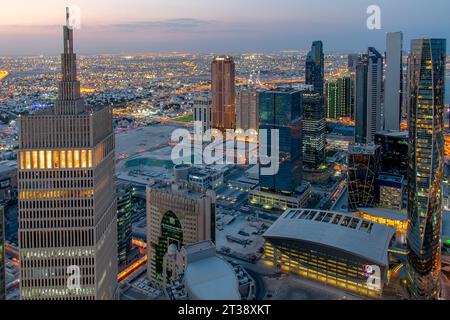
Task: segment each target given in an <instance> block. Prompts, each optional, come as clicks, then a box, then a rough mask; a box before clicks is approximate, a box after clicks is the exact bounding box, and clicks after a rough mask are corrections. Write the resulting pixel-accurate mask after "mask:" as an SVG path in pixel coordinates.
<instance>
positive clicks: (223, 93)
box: [211, 56, 236, 131]
mask: <svg viewBox="0 0 450 320" xmlns="http://www.w3.org/2000/svg"><path fill="white" fill-rule="evenodd" d="M211 90H212V127H213V129H218V130H220V131H225V130H227V129H235V128H236V123H235V122H236V101H235V99H236V84H235V64H234V60H233V58H232V57H229V56H220V57H215V58H214V60H213V62H212V65H211Z"/></svg>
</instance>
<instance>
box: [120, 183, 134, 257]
mask: <svg viewBox="0 0 450 320" xmlns="http://www.w3.org/2000/svg"><path fill="white" fill-rule="evenodd" d="M132 196H133V187H132V186H131V185H130V184H127V183H120V184H119V185H118V186H117V248H118V250H117V251H118V260H119V265H123V264H126V263H127V261H128V256H129V253H130V251H131V240H132V237H131V233H132V228H131V220H132V216H131V215H132V211H133V201H132Z"/></svg>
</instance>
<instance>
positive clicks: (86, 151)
mask: <svg viewBox="0 0 450 320" xmlns="http://www.w3.org/2000/svg"><path fill="white" fill-rule="evenodd" d="M68 21H69V19H68ZM61 59H62V80H61V82H60V83H59V94H58V98H57V100H56V101H55V105H54V107H53V108H52V109H48V110H44V111H41V112H38V113H35V114H30V115H26V116H22V117H20V119H19V127H20V131H19V136H20V139H19V158H20V162H19V173H18V175H19V179H18V180H19V249H20V270H21V281H20V286H21V288H20V294H21V298H22V299H24V300H39V299H65V300H67V299H77V300H80V299H82V300H93V299H101V300H104V299H113V298H114V297H115V294H116V288H117V222H116V214H117V213H116V190H115V183H114V176H115V175H114V135H113V128H112V111H111V108H109V107H94V108H90V109H88V108H86V107H85V106H84V103H83V100H82V98H81V97H80V82H79V81H78V80H77V66H76V55H75V53H74V51H73V30H72V29H71V28H70V27H69V26H68V25H66V26H64V53H63V54H62V56H61ZM77 270H78V271H79V273H78V272H77ZM78 274H79V275H80V288H77V286H76V285H75V286H72V285H73V283H72V282H70V281H69V280H71V279H69V277H70V275H75V276H76V275H78ZM74 282H75V284H76V283H77V282H78V281H74ZM69 284H71V285H69Z"/></svg>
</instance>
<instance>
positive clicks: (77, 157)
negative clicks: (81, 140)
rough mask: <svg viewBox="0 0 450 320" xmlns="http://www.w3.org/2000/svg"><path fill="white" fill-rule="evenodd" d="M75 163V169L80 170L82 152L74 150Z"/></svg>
mask: <svg viewBox="0 0 450 320" xmlns="http://www.w3.org/2000/svg"><path fill="white" fill-rule="evenodd" d="M73 163H74V166H73V167H74V168H77V169H78V168H79V167H80V150H74V151H73Z"/></svg>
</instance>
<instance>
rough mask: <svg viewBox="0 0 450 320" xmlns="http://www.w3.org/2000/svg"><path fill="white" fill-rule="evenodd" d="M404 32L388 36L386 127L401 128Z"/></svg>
mask: <svg viewBox="0 0 450 320" xmlns="http://www.w3.org/2000/svg"><path fill="white" fill-rule="evenodd" d="M402 50H403V33H401V32H393V33H388V34H387V37H386V80H385V82H386V86H385V91H384V95H385V98H384V129H385V130H396V131H399V130H400V122H401V119H402V117H401V115H402V101H403V97H402V90H403V56H402Z"/></svg>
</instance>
